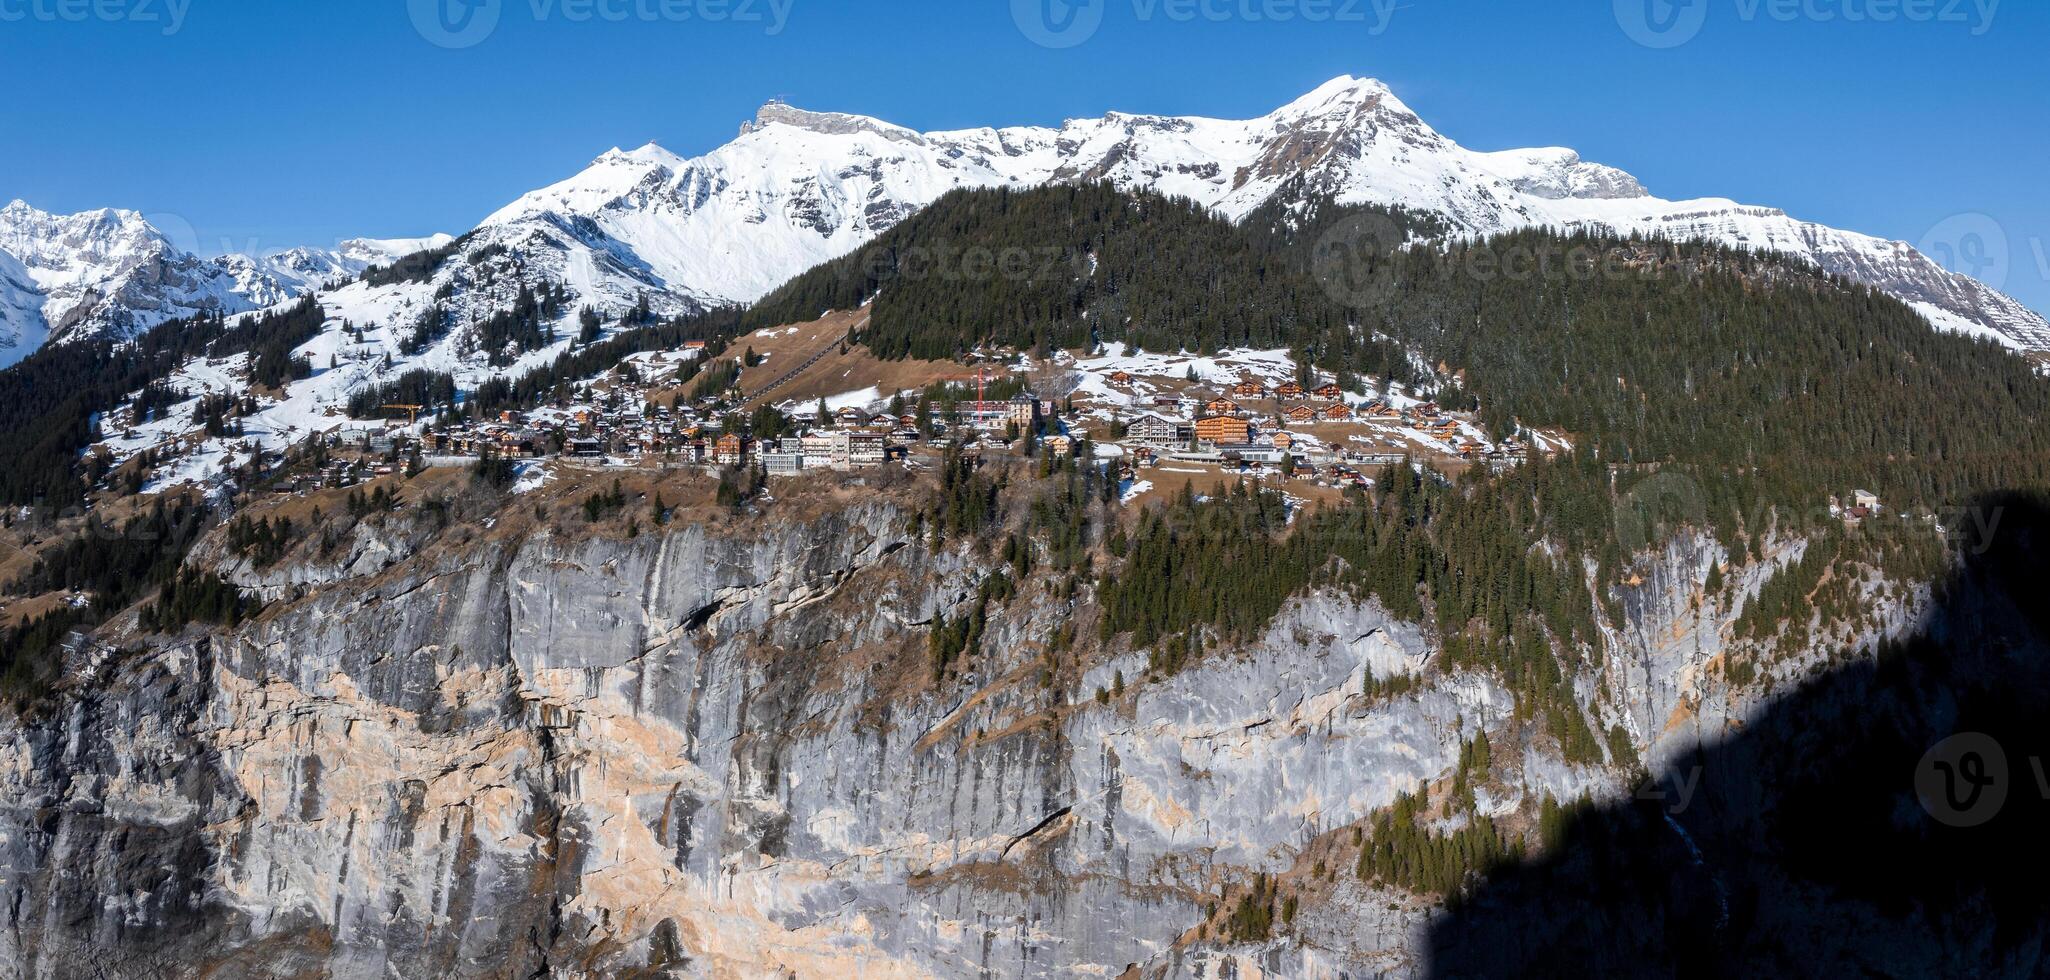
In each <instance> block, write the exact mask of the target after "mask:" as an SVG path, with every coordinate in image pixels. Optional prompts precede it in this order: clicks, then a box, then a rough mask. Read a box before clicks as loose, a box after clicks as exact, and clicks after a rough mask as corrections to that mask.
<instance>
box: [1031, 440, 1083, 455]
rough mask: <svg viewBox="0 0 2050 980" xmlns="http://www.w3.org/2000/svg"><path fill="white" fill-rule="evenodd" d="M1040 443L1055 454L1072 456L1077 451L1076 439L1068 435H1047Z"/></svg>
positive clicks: (1041, 446)
mask: <svg viewBox="0 0 2050 980" xmlns="http://www.w3.org/2000/svg"><path fill="white" fill-rule="evenodd" d="M1039 445H1040V448H1041V449H1044V450H1045V451H1047V452H1049V453H1052V454H1053V455H1055V456H1071V455H1074V452H1075V440H1073V439H1071V438H1069V437H1067V436H1059V435H1055V436H1047V437H1046V438H1044V439H1041V440H1040V441H1039Z"/></svg>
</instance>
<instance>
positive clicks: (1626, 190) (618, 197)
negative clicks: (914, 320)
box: [0, 77, 2050, 361]
mask: <svg viewBox="0 0 2050 980" xmlns="http://www.w3.org/2000/svg"><path fill="white" fill-rule="evenodd" d="M1082 180H1108V181H1113V182H1115V183H1117V184H1119V185H1121V186H1127V187H1134V188H1146V189H1152V190H1157V191H1161V192H1164V193H1168V194H1173V195H1179V196H1184V197H1188V198H1191V199H1194V200H1196V201H1198V202H1200V203H1203V204H1205V205H1207V206H1209V207H1212V208H1214V209H1216V210H1217V211H1218V212H1220V213H1222V214H1224V215H1226V216H1228V217H1231V218H1233V219H1237V218H1241V217H1243V216H1244V215H1246V214H1247V213H1249V212H1251V211H1252V210H1253V209H1254V208H1256V207H1259V206H1260V205H1261V204H1263V203H1266V202H1268V201H1269V200H1270V199H1273V198H1275V197H1276V196H1277V195H1302V196H1305V197H1307V196H1310V195H1317V196H1320V197H1323V196H1329V197H1332V198H1335V199H1336V200H1337V201H1338V202H1339V203H1344V204H1353V203H1373V204H1384V205H1399V206H1402V207H1405V208H1408V209H1411V210H1415V211H1420V212H1427V213H1430V214H1434V215H1437V216H1439V217H1440V218H1441V219H1442V220H1443V222H1444V224H1445V226H1446V227H1447V228H1449V229H1450V230H1451V232H1452V233H1453V234H1456V235H1484V234H1489V233H1493V232H1499V231H1506V230H1510V229H1517V228H1527V227H1533V226H1545V227H1552V228H1558V229H1566V230H1570V229H1579V228H1607V229H1613V230H1615V231H1619V232H1624V233H1646V234H1659V235H1663V236H1667V237H1671V238H1680V239H1688V238H1700V239H1707V240H1712V241H1716V242H1722V243H1726V244H1731V245H1737V246H1744V247H1749V248H1756V249H1770V250H1775V251H1780V252H1785V253H1789V254H1792V255H1795V256H1799V257H1802V258H1805V259H1808V260H1810V261H1812V262H1814V263H1816V264H1817V265H1819V266H1821V267H1822V268H1824V269H1826V270H1828V271H1830V272H1833V273H1837V274H1840V275H1843V276H1846V277H1848V278H1850V279H1853V280H1855V281H1859V282H1863V283H1867V284H1870V285H1872V286H1874V287H1876V288H1879V289H1882V290H1884V291H1886V292H1888V293H1890V294H1892V295H1894V296H1897V297H1899V298H1901V299H1903V300H1905V301H1907V302H1909V303H1911V304H1913V305H1914V306H1915V307H1916V308H1917V309H1919V310H1920V311H1921V312H1922V313H1923V314H1924V315H1925V316H1926V317H1927V318H1929V319H1930V320H1931V321H1932V322H1933V323H1934V324H1936V325H1937V326H1939V327H1942V328H1944V329H1950V330H1958V331H1964V332H1970V333H1975V334H1979V335H1983V336H1990V337H1994V338H1996V339H1998V340H2000V341H2001V342H2002V343H2004V344H2006V345H2008V346H2009V347H2012V348H2014V349H2017V350H2024V351H2050V323H2046V322H2045V320H2044V318H2043V317H2042V316H2041V315H2040V314H2038V313H2036V312H2034V311H2033V310H2030V309H2028V308H2027V307H2025V306H2023V305H2022V304H2020V303H2019V302H2017V301H2015V300H2014V299H2012V298H2010V297H2008V296H2006V295H2004V294H2002V293H2000V292H1998V291H1996V290H1994V289H1992V288H1990V287H1988V286H1986V285H1984V284H1982V283H1979V282H1977V281H1976V280H1973V279H1971V278H1969V277H1966V276H1963V275H1959V274H1956V273H1953V272H1951V271H1949V270H1947V269H1945V268H1943V267H1942V266H1941V265H1939V264H1938V263H1937V262H1935V261H1933V260H1931V259H1930V258H1929V257H1927V256H1925V255H1923V254H1922V253H1920V252H1918V251H1917V250H1916V249H1915V248H1913V247H1912V246H1910V245H1908V244H1906V243H1903V242H1892V241H1886V240H1883V239H1879V238H1874V237H1871V236H1867V235H1861V234H1857V233H1855V232H1848V231H1840V230H1837V229H1833V228H1828V227H1825V226H1822V225H1818V224H1814V223H1812V222H1805V221H1800V220H1797V219H1795V218H1793V217H1790V216H1789V215H1787V214H1786V213H1785V212H1784V211H1781V210H1778V209H1775V208H1769V207H1758V206H1751V205H1744V204H1739V203H1737V202H1734V201H1729V200H1723V199H1701V200H1689V201H1668V200H1664V199H1661V198H1657V197H1653V196H1652V195H1651V194H1650V193H1649V192H1647V191H1646V190H1645V188H1644V187H1643V185H1642V184H1640V183H1639V182H1638V181H1637V179H1636V178H1634V177H1632V176H1631V175H1629V174H1627V173H1624V172H1623V171H1621V170H1617V169H1615V168H1612V167H1606V166H1602V165H1600V164H1595V163H1589V162H1587V161H1584V160H1582V159H1581V158H1580V156H1579V155H1578V154H1577V153H1575V152H1574V151H1572V150H1567V149H1560V148H1547V149H1530V150H1507V151H1501V152H1491V153H1490V152H1477V151H1472V150H1468V149H1466V148H1464V147H1461V146H1460V145H1458V144H1457V143H1454V142H1453V141H1452V140H1450V139H1447V138H1446V137H1444V136H1443V135H1441V134H1439V133H1438V132H1437V131H1435V130H1433V129H1432V128H1431V127H1430V126H1429V125H1428V124H1426V123H1425V122H1424V121H1423V120H1422V119H1421V118H1419V117H1418V116H1417V115H1416V113H1414V112H1413V111H1411V110H1410V109H1409V107H1408V106H1406V105H1404V104H1403V103H1402V102H1401V100H1399V99H1398V98H1396V96H1395V95H1394V94H1393V93H1392V92H1391V91H1390V90H1389V89H1388V87H1387V86H1385V85H1383V84H1381V83H1380V82H1377V81H1372V80H1367V79H1356V78H1349V77H1348V78H1339V79H1335V80H1333V81H1331V82H1329V83H1327V84H1325V85H1322V86H1320V87H1318V88H1317V89H1316V90H1315V91H1313V92H1311V93H1309V94H1308V95H1305V96H1303V97H1302V98H1300V99H1297V100H1295V101H1294V102H1291V103H1289V104H1288V105H1286V106H1283V107H1281V108H1280V109H1277V110H1275V111H1274V112H1272V113H1270V114H1268V115H1265V116H1262V117H1260V118H1257V119H1251V120H1242V121H1227V120H1215V119H1203V118H1192V117H1167V116H1145V115H1129V114H1125V113H1111V114H1109V115H1106V116H1104V117H1102V118H1099V119H1086V120H1072V121H1069V122H1067V123H1065V124H1064V125H1062V126H1061V127H1059V128H1042V127H1016V128H1008V129H988V128H985V129H970V130H960V131H953V132H937V133H920V132H916V131H914V130H910V129H906V128H904V127H901V126H896V125H892V124H890V123H887V122H883V121H881V120H877V119H871V118H868V117H864V116H856V115H846V114H839V113H819V112H808V111H805V110H802V109H797V108H794V107H791V106H787V105H783V104H781V103H772V104H770V105H768V106H765V107H763V108H762V109H761V111H760V112H759V113H758V114H757V116H756V118H755V119H754V120H753V121H751V122H749V123H747V124H745V125H743V126H742V127H741V131H740V135H739V137H738V138H737V139H735V140H734V141H732V142H731V143H728V144H726V145H725V146H722V147H720V148H718V149H716V150H713V151H712V152H710V153H707V154H705V155H703V156H700V157H695V158H688V159H686V158H684V157H680V156H677V155H676V154H674V153H671V152H669V151H668V150H665V149H663V148H661V147H659V146H655V145H653V144H649V145H647V146H643V147H641V148H639V149H637V150H632V151H622V150H617V149H615V150H612V151H609V152H607V153H605V154H603V155H601V156H599V157H598V159H597V160H595V161H594V162H593V163H592V164H591V165H590V166H589V167H588V168H586V169H585V170H584V171H582V172H581V173H578V174H576V175H575V176H572V177H570V178H569V179H567V180H564V181H562V182H560V183H557V184H553V185H550V186H548V187H544V188H541V189H540V190H536V191H533V192H531V193H529V194H526V195H523V196H521V197H520V198H519V199H518V200H515V201H513V202H512V203H511V204H509V205H507V206H506V207H504V208H502V209H500V210H499V211H498V212H496V213H494V214H492V215H491V216H490V217H488V218H486V219H485V220H484V222H483V223H482V224H481V225H480V226H479V227H478V228H477V229H475V230H474V231H473V232H472V233H470V234H469V235H466V236H464V237H463V238H462V239H461V240H460V244H459V245H458V246H457V247H456V251H457V252H458V253H459V254H461V255H464V256H468V257H471V258H472V259H474V260H476V261H473V262H471V263H442V264H438V265H437V266H436V269H435V271H434V272H433V274H432V281H431V282H424V283H420V282H401V283H397V284H393V285H388V286H385V287H382V288H375V289H373V288H366V287H365V285H364V284H362V283H356V284H354V285H353V286H352V287H350V291H349V293H348V294H347V295H344V296H336V297H334V298H333V299H332V300H324V301H323V304H324V305H325V306H327V307H329V308H330V309H331V310H338V311H340V312H339V314H338V315H344V316H349V317H351V318H352V319H353V320H354V321H355V322H357V323H359V324H362V323H365V322H377V320H378V318H380V317H386V316H400V317H417V316H418V315H419V311H420V310H421V309H422V308H424V305H425V304H426V302H427V299H426V296H428V295H431V296H432V297H433V298H434V299H433V301H434V302H435V303H438V304H440V305H442V306H444V307H445V308H446V309H449V310H450V311H452V312H453V314H454V315H455V316H456V317H457V319H459V320H460V319H464V318H468V319H475V318H476V317H477V316H481V315H487V314H488V313H489V312H491V311H492V310H494V309H499V308H502V307H503V305H504V302H505V300H506V298H507V295H508V290H509V289H511V288H513V287H515V286H517V285H518V284H521V283H524V284H530V285H541V284H549V285H560V286H564V287H567V288H568V290H569V291H570V292H571V293H572V294H573V296H574V305H577V306H583V305H588V306H592V307H595V308H598V309H601V310H608V311H617V310H623V309H626V308H629V307H631V306H633V305H634V304H635V303H637V302H639V301H640V300H642V299H643V298H645V299H646V300H647V302H648V303H649V304H650V306H651V307H653V308H654V309H656V310H657V311H659V312H669V313H673V312H685V311H692V310H699V309H703V308H705V307H708V306H712V305H719V304H730V303H746V302H750V301H753V300H755V299H758V298H760V297H761V296H763V295H765V294H766V293H768V292H769V291H770V290H772V289H774V288H775V287H776V286H777V285H779V284H781V283H783V282H785V281H786V280H788V279H790V278H791V277H793V276H795V275H797V274H798V273H800V272H803V271H805V270H806V269H808V268H811V267H812V266H814V265H816V264H818V263H820V262H822V261H825V260H827V259H831V258H834V257H837V256H839V255H843V254H846V253H847V252H849V251H851V250H853V249H854V248H855V247H857V246H859V245H861V244H862V243H864V242H867V241H869V240H870V239H872V238H874V237H875V236H876V235H878V234H880V233H881V232H883V231H885V230H888V229H889V228H890V227H892V226H894V225H895V224H896V223H898V222H900V221H902V220H903V219H904V218H905V217H907V216H909V215H911V214H913V213H915V212H916V211H917V210H919V209H920V208H922V207H924V206H925V205H927V204H930V203H931V202H932V201H934V200H936V199H937V198H938V197H939V196H940V195H942V194H944V193H946V192H947V191H949V190H952V189H955V188H959V187H987V186H1017V187H1026V186H1035V185H1041V184H1046V183H1050V182H1059V181H1082ZM447 242H448V239H446V238H445V237H443V238H436V239H421V240H404V241H372V240H359V241H353V242H347V243H344V244H343V245H342V246H341V247H340V248H339V249H336V250H317V249H297V250H293V251H291V252H285V253H279V254H276V255H270V256H264V257H261V258H252V257H247V256H235V255H230V256H224V257H220V258H199V257H197V256H194V255H191V254H188V253H185V252H182V251H180V250H178V249H176V248H175V247H173V246H172V245H171V244H170V243H169V242H168V241H167V240H166V239H165V238H164V236H163V235H162V234H161V233H159V232H158V231H156V230H155V229H153V228H151V227H150V226H149V225H148V224H147V223H146V222H144V221H143V220H142V219H141V218H140V216H138V215H136V214H134V213H132V212H124V211H94V212H86V213H82V214H77V215H70V216H62V217H60V216H54V215H49V214H45V213H43V212H40V211H37V210H35V209H33V208H30V207H28V206H27V205H25V204H22V203H20V202H16V203H15V204H12V205H9V206H8V207H7V208H6V209H4V210H0V345H8V346H7V347H5V348H0V349H4V350H5V353H0V360H5V361H11V360H13V359H18V358H19V357H20V356H22V355H23V354H25V352H26V351H28V350H31V349H33V348H34V346H35V345H36V344H38V343H41V342H43V340H44V339H45V338H54V339H58V340H62V339H63V338H65V337H71V336H88V335H97V334H113V335H129V334H132V333H134V332H135V331H137V330H140V329H144V328H146V327H148V326H150V325H152V324H154V323H157V322H161V321H162V320H164V319H167V318H170V317H174V316H178V315H181V314H184V313H189V312H191V311H193V310H195V309H200V308H207V307H218V308H222V309H227V310H230V311H234V310H246V309H253V308H257V307H262V306H268V305H272V304H275V303H277V302H280V301H282V300H283V299H286V298H289V297H291V296H293V295H296V294H298V293H301V292H304V291H306V290H308V289H316V288H318V287H320V286H321V285H322V284H323V283H331V282H334V281H335V280H337V279H342V278H349V277H354V276H356V275H357V274H358V273H360V272H362V271H363V270H364V269H365V268H367V267H369V266H371V265H376V264H385V263H389V262H390V261H392V260H393V259H394V258H396V257H398V256H400V255H402V254H404V253H406V252H409V251H413V250H416V249H419V248H424V247H430V246H437V245H442V244H446V243H447ZM486 259H489V260H492V261H493V263H495V264H498V265H503V266H505V267H506V269H507V271H509V273H510V275H493V276H489V277H483V279H482V280H480V278H479V277H477V276H475V275H473V274H472V273H473V271H474V270H473V269H472V268H470V267H473V266H477V265H479V264H481V263H482V262H483V261H484V260H486ZM507 260H509V261H507ZM423 286H424V287H425V288H424V289H423V288H421V287H423ZM473 293H474V294H476V295H472V294H473Z"/></svg>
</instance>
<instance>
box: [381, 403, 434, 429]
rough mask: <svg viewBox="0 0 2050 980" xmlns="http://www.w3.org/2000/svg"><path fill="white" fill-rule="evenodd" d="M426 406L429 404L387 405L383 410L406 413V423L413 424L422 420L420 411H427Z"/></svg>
mask: <svg viewBox="0 0 2050 980" xmlns="http://www.w3.org/2000/svg"><path fill="white" fill-rule="evenodd" d="M426 408H427V406H425V405H386V406H384V408H383V410H384V411H387V412H404V413H406V424H407V425H412V424H414V423H416V422H418V421H420V413H421V412H422V411H425V410H426Z"/></svg>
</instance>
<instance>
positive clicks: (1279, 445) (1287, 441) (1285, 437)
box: [1274, 432, 1295, 449]
mask: <svg viewBox="0 0 2050 980" xmlns="http://www.w3.org/2000/svg"><path fill="white" fill-rule="evenodd" d="M1293 445H1295V436H1293V435H1290V434H1288V433H1286V432H1276V433H1275V434H1274V448H1276V449H1287V448H1289V447H1291V446H1293Z"/></svg>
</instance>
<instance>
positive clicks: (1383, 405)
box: [1367, 402, 1402, 419]
mask: <svg viewBox="0 0 2050 980" xmlns="http://www.w3.org/2000/svg"><path fill="white" fill-rule="evenodd" d="M1367 414H1368V415H1371V416H1373V417H1374V418H1377V419H1399V418H1401V417H1402V410H1401V409H1399V408H1396V407H1395V406H1393V405H1390V404H1388V403H1387V402H1375V403H1374V405H1373V407H1372V408H1369V409H1367Z"/></svg>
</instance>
